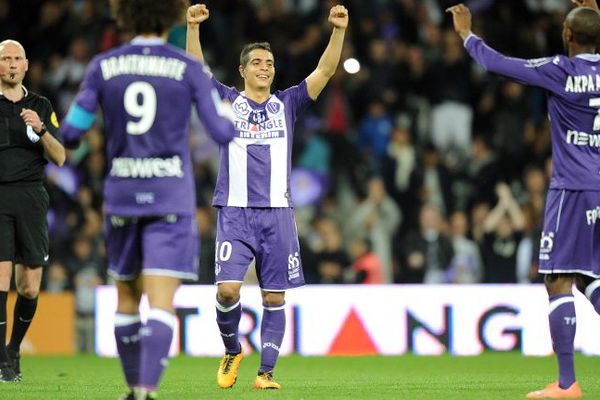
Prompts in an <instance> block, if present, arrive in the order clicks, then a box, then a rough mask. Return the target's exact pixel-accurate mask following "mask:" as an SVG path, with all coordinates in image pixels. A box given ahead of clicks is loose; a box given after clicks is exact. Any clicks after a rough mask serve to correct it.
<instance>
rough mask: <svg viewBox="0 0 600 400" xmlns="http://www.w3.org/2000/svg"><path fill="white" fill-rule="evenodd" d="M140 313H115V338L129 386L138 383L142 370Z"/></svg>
mask: <svg viewBox="0 0 600 400" xmlns="http://www.w3.org/2000/svg"><path fill="white" fill-rule="evenodd" d="M141 326H142V322H141V321H140V316H139V315H138V314H119V313H117V314H115V339H116V341H117V350H118V352H119V358H120V359H121V367H122V368H123V373H124V374H125V380H126V381H127V385H128V386H129V387H131V388H132V387H134V386H135V385H136V384H137V383H138V378H139V371H140V328H141Z"/></svg>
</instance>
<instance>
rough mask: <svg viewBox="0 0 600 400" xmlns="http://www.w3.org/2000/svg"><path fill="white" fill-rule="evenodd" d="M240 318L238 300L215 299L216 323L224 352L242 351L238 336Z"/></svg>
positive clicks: (240, 307) (234, 352) (235, 352)
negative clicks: (226, 301) (222, 300)
mask: <svg viewBox="0 0 600 400" xmlns="http://www.w3.org/2000/svg"><path fill="white" fill-rule="evenodd" d="M240 318H242V306H241V305H240V301H239V300H238V301H236V302H235V303H233V304H227V303H221V302H219V301H218V300H217V325H219V331H221V338H222V339H223V344H224V345H225V352H226V353H229V354H237V353H239V352H240V351H242V349H241V347H240V339H239V337H238V326H239V324H240Z"/></svg>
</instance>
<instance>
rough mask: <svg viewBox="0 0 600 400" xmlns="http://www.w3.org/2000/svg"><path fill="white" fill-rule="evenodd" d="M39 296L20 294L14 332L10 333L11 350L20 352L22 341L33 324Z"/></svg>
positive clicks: (16, 307)
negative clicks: (29, 296)
mask: <svg viewBox="0 0 600 400" xmlns="http://www.w3.org/2000/svg"><path fill="white" fill-rule="evenodd" d="M37 303H38V298H37V297H36V298H35V299H28V298H27V297H25V296H22V295H20V294H19V295H18V296H17V302H16V304H15V311H14V314H13V315H14V319H13V327H12V333H11V335H10V343H9V344H8V347H10V349H11V350H13V351H16V352H19V349H20V348H21V342H22V341H23V338H24V337H25V334H26V333H27V330H28V329H29V325H31V321H32V320H33V316H34V315H35V310H36V309H37Z"/></svg>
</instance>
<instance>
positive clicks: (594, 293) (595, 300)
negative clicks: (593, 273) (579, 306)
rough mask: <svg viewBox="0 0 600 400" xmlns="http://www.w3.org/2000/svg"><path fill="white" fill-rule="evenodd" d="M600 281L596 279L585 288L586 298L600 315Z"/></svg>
mask: <svg viewBox="0 0 600 400" xmlns="http://www.w3.org/2000/svg"><path fill="white" fill-rule="evenodd" d="M599 289H600V279H596V280H595V281H594V282H592V283H590V284H589V285H588V287H586V288H585V296H586V297H587V298H588V299H589V300H590V303H592V305H593V306H594V310H596V312H597V313H598V314H600V290H599Z"/></svg>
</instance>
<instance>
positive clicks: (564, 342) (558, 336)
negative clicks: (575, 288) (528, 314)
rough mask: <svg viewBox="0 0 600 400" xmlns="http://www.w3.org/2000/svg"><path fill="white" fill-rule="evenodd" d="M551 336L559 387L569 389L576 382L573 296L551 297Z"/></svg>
mask: <svg viewBox="0 0 600 400" xmlns="http://www.w3.org/2000/svg"><path fill="white" fill-rule="evenodd" d="M548 318H549V320H550V336H552V346H553V348H554V352H555V353H556V357H557V359H558V373H559V378H558V385H559V386H560V387H561V388H562V389H567V388H568V387H570V386H571V385H572V384H573V383H574V382H575V365H574V362H573V352H574V344H573V342H574V340H575V329H576V319H575V303H574V298H573V295H571V294H560V295H556V296H550V314H549V316H548Z"/></svg>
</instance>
